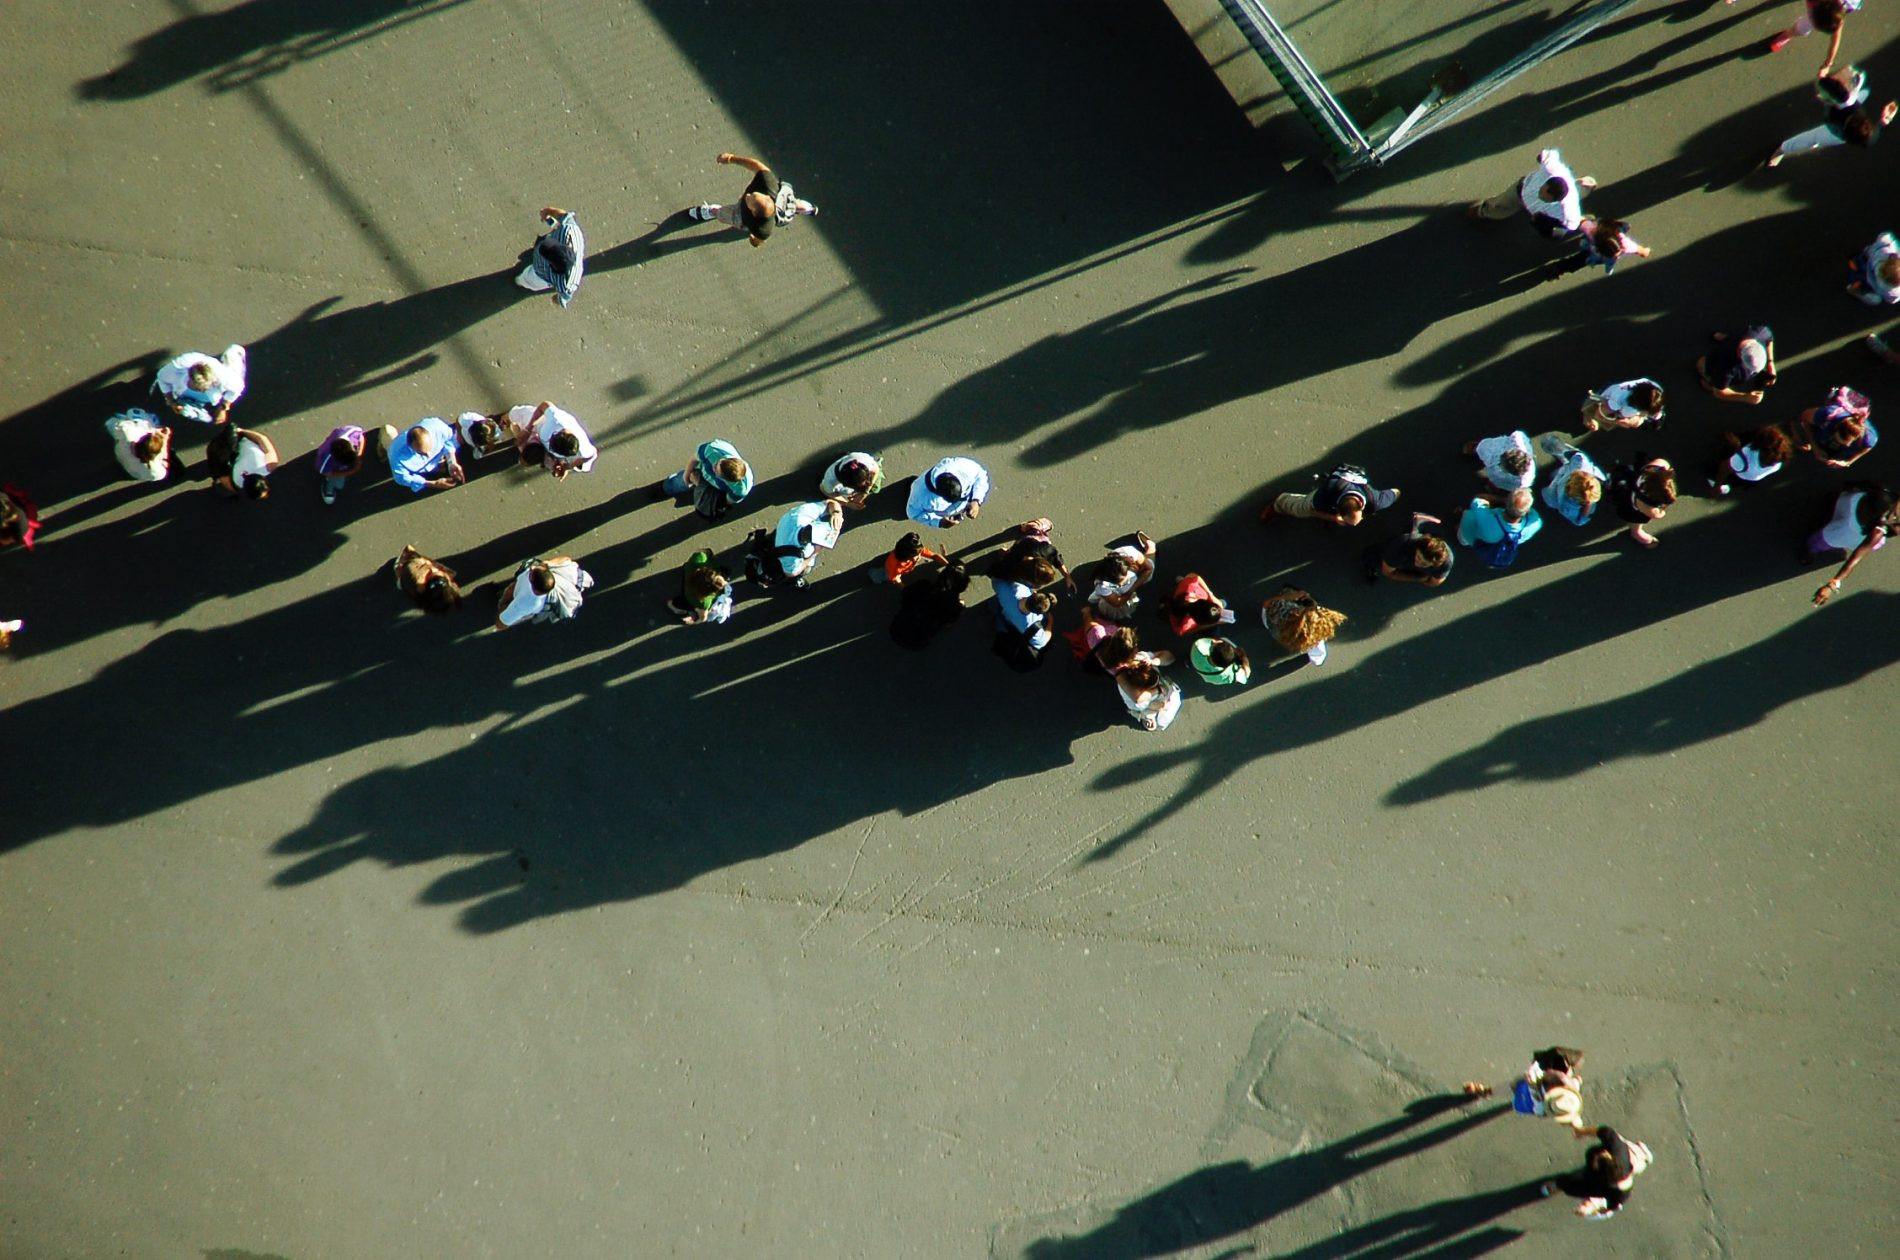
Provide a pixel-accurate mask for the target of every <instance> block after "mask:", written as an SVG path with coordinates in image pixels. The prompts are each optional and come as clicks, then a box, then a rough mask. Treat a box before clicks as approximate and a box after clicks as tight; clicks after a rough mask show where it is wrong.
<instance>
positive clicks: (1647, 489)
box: [1636, 464, 1676, 507]
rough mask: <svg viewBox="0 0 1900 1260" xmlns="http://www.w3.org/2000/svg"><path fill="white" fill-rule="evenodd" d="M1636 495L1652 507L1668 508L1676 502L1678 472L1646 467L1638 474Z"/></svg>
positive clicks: (1650, 466) (1671, 469)
mask: <svg viewBox="0 0 1900 1260" xmlns="http://www.w3.org/2000/svg"><path fill="white" fill-rule="evenodd" d="M1636 493H1637V494H1638V495H1639V496H1641V498H1642V500H1643V502H1645V503H1647V504H1650V505H1651V506H1652V507H1668V506H1669V505H1670V504H1671V503H1674V502H1675V501H1676V470H1675V469H1673V468H1658V467H1656V466H1655V465H1654V464H1650V465H1646V466H1645V467H1644V468H1643V471H1642V472H1641V473H1639V474H1637V480H1636Z"/></svg>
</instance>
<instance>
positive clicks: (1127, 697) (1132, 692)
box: [1115, 660, 1181, 731]
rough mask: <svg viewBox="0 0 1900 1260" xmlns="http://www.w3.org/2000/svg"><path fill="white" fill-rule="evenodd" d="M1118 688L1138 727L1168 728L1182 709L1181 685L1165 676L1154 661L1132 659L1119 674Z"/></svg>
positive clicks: (1116, 684) (1116, 676) (1116, 674)
mask: <svg viewBox="0 0 1900 1260" xmlns="http://www.w3.org/2000/svg"><path fill="white" fill-rule="evenodd" d="M1115 690H1116V691H1117V692H1118V693H1119V694H1120V695H1121V698H1122V705H1123V707H1124V708H1126V709H1127V710H1128V716H1129V717H1130V718H1132V719H1134V723H1135V725H1136V726H1139V727H1140V728H1141V729H1142V730H1144V731H1165V730H1167V729H1168V726H1169V725H1170V724H1171V723H1172V722H1173V721H1174V719H1175V715H1176V714H1178V713H1180V712H1181V684H1179V683H1177V682H1175V681H1174V680H1173V679H1172V678H1168V677H1165V676H1164V675H1163V674H1162V673H1161V669H1160V667H1159V666H1157V665H1156V664H1155V663H1154V662H1153V661H1152V660H1136V661H1131V662H1129V663H1128V664H1127V665H1125V666H1123V667H1122V668H1121V669H1120V670H1117V671H1116V673H1115Z"/></svg>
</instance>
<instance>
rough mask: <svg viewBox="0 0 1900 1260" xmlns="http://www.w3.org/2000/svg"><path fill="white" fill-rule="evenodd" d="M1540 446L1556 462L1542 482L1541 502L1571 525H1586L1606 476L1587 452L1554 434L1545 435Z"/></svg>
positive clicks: (1600, 497) (1592, 514)
mask: <svg viewBox="0 0 1900 1260" xmlns="http://www.w3.org/2000/svg"><path fill="white" fill-rule="evenodd" d="M1542 446H1543V449H1544V452H1545V454H1547V455H1549V456H1550V457H1551V458H1553V459H1555V460H1556V461H1557V471H1556V472H1554V473H1552V474H1551V475H1550V480H1549V481H1547V482H1545V483H1544V505H1545V506H1546V507H1549V508H1552V509H1554V510H1555V511H1556V513H1557V515H1559V516H1561V517H1563V518H1564V519H1565V520H1567V521H1569V522H1570V523H1571V524H1572V525H1588V524H1589V523H1590V518H1591V517H1592V516H1594V515H1596V510H1597V503H1598V502H1599V501H1600V500H1601V499H1602V498H1603V483H1604V482H1605V481H1606V480H1608V478H1606V477H1605V476H1604V474H1603V470H1602V469H1601V468H1599V467H1597V465H1596V464H1595V463H1594V462H1593V461H1592V460H1591V459H1590V457H1589V456H1588V455H1585V454H1584V453H1583V452H1582V451H1580V450H1578V449H1577V448H1576V447H1574V446H1572V445H1571V444H1570V443H1568V442H1566V441H1564V440H1562V439H1561V438H1558V437H1556V436H1555V435H1547V436H1546V437H1545V438H1544V439H1543V442H1542Z"/></svg>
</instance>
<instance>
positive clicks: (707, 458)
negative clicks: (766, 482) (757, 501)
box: [693, 438, 752, 506]
mask: <svg viewBox="0 0 1900 1260" xmlns="http://www.w3.org/2000/svg"><path fill="white" fill-rule="evenodd" d="M722 459H736V460H738V461H739V462H740V463H742V464H745V476H743V477H741V478H739V480H737V481H727V480H726V479H725V478H724V477H721V476H720V475H719V474H718V473H716V472H714V471H713V465H715V464H717V463H718V462H719V461H720V460H722ZM693 463H694V464H695V465H696V466H697V467H698V469H699V479H700V480H701V481H703V482H705V483H706V484H707V485H709V486H714V487H717V488H718V490H719V493H721V494H722V495H724V496H725V497H726V502H727V503H729V504H732V505H734V506H737V505H738V503H739V501H740V500H741V499H743V498H745V497H746V496H747V495H748V494H751V493H752V465H751V464H749V463H746V460H745V458H744V456H742V455H740V454H739V451H738V448H736V447H735V446H733V444H732V443H730V442H728V441H726V440H725V439H724V438H714V439H713V440H712V441H710V442H701V443H700V444H699V449H698V450H696V451H694V452H693Z"/></svg>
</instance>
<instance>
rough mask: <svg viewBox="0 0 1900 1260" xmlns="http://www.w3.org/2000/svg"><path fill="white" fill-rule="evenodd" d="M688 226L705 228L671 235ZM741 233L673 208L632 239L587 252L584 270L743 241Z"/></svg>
mask: <svg viewBox="0 0 1900 1260" xmlns="http://www.w3.org/2000/svg"><path fill="white" fill-rule="evenodd" d="M692 228H704V229H706V230H705V231H702V232H698V233H695V234H694V235H692V236H686V237H677V238H676V237H675V236H674V234H675V233H677V232H683V231H687V230H689V229H692ZM745 239H746V238H745V233H743V232H735V231H733V229H731V228H729V227H727V226H726V225H725V224H723V223H702V222H700V221H699V220H698V219H695V218H693V216H692V215H690V214H688V213H687V212H686V211H684V210H676V211H674V212H673V213H672V214H669V215H667V216H666V217H665V218H664V219H661V220H660V221H659V222H658V223H656V224H654V225H653V230H652V231H650V232H647V233H645V234H643V235H641V236H636V237H634V238H633V239H632V240H627V241H622V242H621V243H620V244H618V245H615V246H612V247H611V248H608V249H604V250H602V251H600V252H599V253H597V254H590V255H589V256H588V259H587V270H588V271H590V272H604V271H620V270H622V269H623V268H627V267H637V266H639V265H640V264H641V263H644V262H651V261H652V260H654V259H656V258H660V257H663V256H664V255H667V254H677V253H680V252H682V251H684V250H689V249H697V248H699V247H700V246H701V245H718V244H722V243H724V244H731V243H733V242H735V241H737V242H740V243H743V242H744V241H745Z"/></svg>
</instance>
